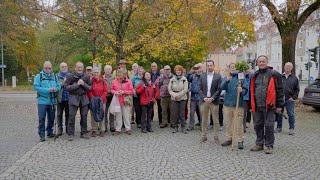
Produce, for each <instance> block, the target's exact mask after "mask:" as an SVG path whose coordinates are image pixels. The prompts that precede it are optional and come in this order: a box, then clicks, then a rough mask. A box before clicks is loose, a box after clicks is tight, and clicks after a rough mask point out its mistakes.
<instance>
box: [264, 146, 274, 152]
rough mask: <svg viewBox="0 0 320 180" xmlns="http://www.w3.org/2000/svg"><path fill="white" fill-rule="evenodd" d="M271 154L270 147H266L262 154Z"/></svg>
mask: <svg viewBox="0 0 320 180" xmlns="http://www.w3.org/2000/svg"><path fill="white" fill-rule="evenodd" d="M272 152H273V148H272V147H267V148H266V149H265V150H264V153H266V154H272Z"/></svg>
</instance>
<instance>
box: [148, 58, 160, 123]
mask: <svg viewBox="0 0 320 180" xmlns="http://www.w3.org/2000/svg"><path fill="white" fill-rule="evenodd" d="M159 80H160V72H159V71H158V65H157V63H155V62H153V63H152V64H151V82H152V84H154V85H155V86H156V87H157V88H159ZM156 100H157V107H158V119H159V125H161V124H162V107H161V98H160V96H157V98H156ZM153 116H154V111H152V116H151V119H153Z"/></svg>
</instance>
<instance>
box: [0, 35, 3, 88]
mask: <svg viewBox="0 0 320 180" xmlns="http://www.w3.org/2000/svg"><path fill="white" fill-rule="evenodd" d="M0 37H1V65H2V87H3V88H4V64H3V37H2V32H0Z"/></svg>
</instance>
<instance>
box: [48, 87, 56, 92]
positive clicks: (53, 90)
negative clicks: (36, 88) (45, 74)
mask: <svg viewBox="0 0 320 180" xmlns="http://www.w3.org/2000/svg"><path fill="white" fill-rule="evenodd" d="M49 91H50V92H57V89H56V88H54V87H52V88H50V90H49Z"/></svg>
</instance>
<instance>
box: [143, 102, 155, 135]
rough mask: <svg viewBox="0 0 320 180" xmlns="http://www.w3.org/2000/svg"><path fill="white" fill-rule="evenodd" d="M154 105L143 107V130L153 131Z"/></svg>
mask: <svg viewBox="0 0 320 180" xmlns="http://www.w3.org/2000/svg"><path fill="white" fill-rule="evenodd" d="M152 111H153V103H150V104H148V105H145V106H141V112H142V113H141V130H151V115H152Z"/></svg>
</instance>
